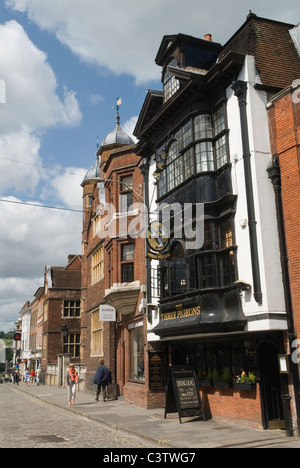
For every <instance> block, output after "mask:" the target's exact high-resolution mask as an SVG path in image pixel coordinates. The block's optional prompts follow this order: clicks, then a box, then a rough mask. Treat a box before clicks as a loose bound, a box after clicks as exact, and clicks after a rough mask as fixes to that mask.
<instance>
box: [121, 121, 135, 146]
mask: <svg viewBox="0 0 300 468" xmlns="http://www.w3.org/2000/svg"><path fill="white" fill-rule="evenodd" d="M137 120H138V116H136V115H135V116H133V117H131V119H129V120H127V121H126V122H125V123H124V125H123V130H124V132H125V133H127V135H130V136H131V138H132V139H133V140H134V141H135V142H137V141H138V140H137V138H135V136H134V135H133V130H134V129H135V126H136V123H137Z"/></svg>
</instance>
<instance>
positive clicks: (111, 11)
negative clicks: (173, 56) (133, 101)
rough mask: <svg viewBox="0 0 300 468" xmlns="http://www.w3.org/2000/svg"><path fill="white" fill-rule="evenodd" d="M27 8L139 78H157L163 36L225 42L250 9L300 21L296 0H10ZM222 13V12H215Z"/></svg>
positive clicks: (84, 53) (92, 55)
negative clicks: (208, 37)
mask: <svg viewBox="0 0 300 468" xmlns="http://www.w3.org/2000/svg"><path fill="white" fill-rule="evenodd" d="M6 5H7V6H9V7H11V8H14V9H15V10H18V11H21V12H23V13H27V14H28V17H29V18H30V19H31V20H32V21H34V22H35V23H37V24H38V25H39V27H40V28H42V29H46V30H48V31H50V32H52V33H54V34H55V35H56V37H57V38H58V39H59V40H60V41H61V42H62V43H64V44H66V45H67V46H68V47H70V49H71V50H72V51H73V52H74V53H75V54H76V55H78V56H79V57H80V58H81V59H83V60H85V61H86V62H89V63H92V64H97V65H99V66H100V67H104V68H106V69H108V70H111V71H112V72H114V73H115V74H117V75H119V74H130V75H133V76H134V77H135V79H136V82H137V83H146V82H148V81H150V80H153V79H159V77H160V70H159V68H158V67H156V66H155V64H154V58H155V55H156V52H157V49H158V47H159V44H160V41H161V39H162V36H163V35H165V34H177V33H179V32H182V33H184V34H190V35H193V36H196V37H204V35H205V34H206V33H212V34H213V39H214V40H215V41H217V42H223V43H224V42H225V41H227V40H228V39H229V38H230V36H231V35H232V34H233V33H234V32H235V31H236V30H237V29H238V28H239V27H240V26H241V24H242V23H243V22H244V21H245V20H246V16H247V14H248V12H249V9H250V8H251V9H252V11H253V12H255V13H256V14H257V15H259V16H265V17H270V16H271V17H272V18H273V19H277V20H279V21H287V22H291V23H293V22H299V9H298V5H297V4H296V3H295V1H294V0H286V2H285V4H284V6H283V4H282V2H279V1H274V0H265V1H264V2H261V1H259V0H249V1H248V3H247V5H245V6H244V7H243V5H242V3H241V2H240V1H239V0H228V1H226V2H221V1H220V0H211V1H210V2H205V3H204V2H203V1H199V0H186V1H185V2H182V0H143V1H140V0H127V1H126V2H124V0H115V1H113V2H108V1H106V0H85V1H84V2H83V1H82V0H63V1H61V0H51V2H49V1H48V0H6ZM216 12H218V14H216Z"/></svg>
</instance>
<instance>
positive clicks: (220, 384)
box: [214, 380, 232, 388]
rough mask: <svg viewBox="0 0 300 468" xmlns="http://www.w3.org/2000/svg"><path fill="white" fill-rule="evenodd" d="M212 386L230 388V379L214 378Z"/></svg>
mask: <svg viewBox="0 0 300 468" xmlns="http://www.w3.org/2000/svg"><path fill="white" fill-rule="evenodd" d="M214 386H215V388H231V387H232V380H215V381H214Z"/></svg>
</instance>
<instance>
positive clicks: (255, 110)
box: [227, 56, 287, 331]
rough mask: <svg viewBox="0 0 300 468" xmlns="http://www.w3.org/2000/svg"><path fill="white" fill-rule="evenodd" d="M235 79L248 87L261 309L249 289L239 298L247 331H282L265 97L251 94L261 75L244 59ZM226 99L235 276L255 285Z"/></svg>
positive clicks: (238, 151)
mask: <svg viewBox="0 0 300 468" xmlns="http://www.w3.org/2000/svg"><path fill="white" fill-rule="evenodd" d="M239 79H240V80H242V81H245V82H246V83H247V88H248V91H247V118H248V131H249V143H250V152H251V169H252V184H253V192H254V203H255V216H256V222H257V225H256V229H257V239H258V254H259V267H260V277H261V287H262V295H263V296H262V297H263V300H262V304H258V303H257V302H256V301H255V299H254V297H253V287H252V288H251V290H250V291H246V292H244V293H243V297H242V304H243V311H244V314H245V315H246V317H247V318H248V325H247V330H246V331H260V330H286V328H287V327H286V321H285V304H284V290H283V282H282V272H281V264H280V250H279V238H278V232H277V223H276V207H275V197H274V191H273V187H272V184H271V182H270V180H269V179H268V173H267V167H268V165H269V163H270V160H271V157H272V154H271V148H270V139H269V126H268V115H267V109H266V105H267V94H266V92H263V91H261V90H257V89H255V84H257V83H259V76H258V75H257V71H256V68H255V58H254V57H252V56H247V57H246V59H245V65H244V68H243V70H242V72H241V74H240V76H239ZM227 98H228V103H227V116H228V127H229V129H230V136H229V143H230V155H231V163H232V181H233V194H235V195H237V197H238V198H237V210H236V216H235V234H236V244H237V246H238V251H237V261H238V276H239V280H241V281H245V282H246V283H249V284H250V285H252V286H253V277H252V266H251V251H250V238H249V230H248V213H247V198H246V187H245V176H244V161H243V147H242V136H241V125H240V112H239V103H238V99H237V98H236V96H235V95H234V93H233V91H232V89H231V88H228V89H227ZM275 314H276V315H275ZM272 316H273V318H272ZM280 316H282V319H281V317H280Z"/></svg>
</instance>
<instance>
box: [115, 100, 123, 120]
mask: <svg viewBox="0 0 300 468" xmlns="http://www.w3.org/2000/svg"><path fill="white" fill-rule="evenodd" d="M121 104H122V98H117V107H116V109H117V115H116V124H117V126H118V127H119V126H120V112H119V111H120V105H121Z"/></svg>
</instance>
